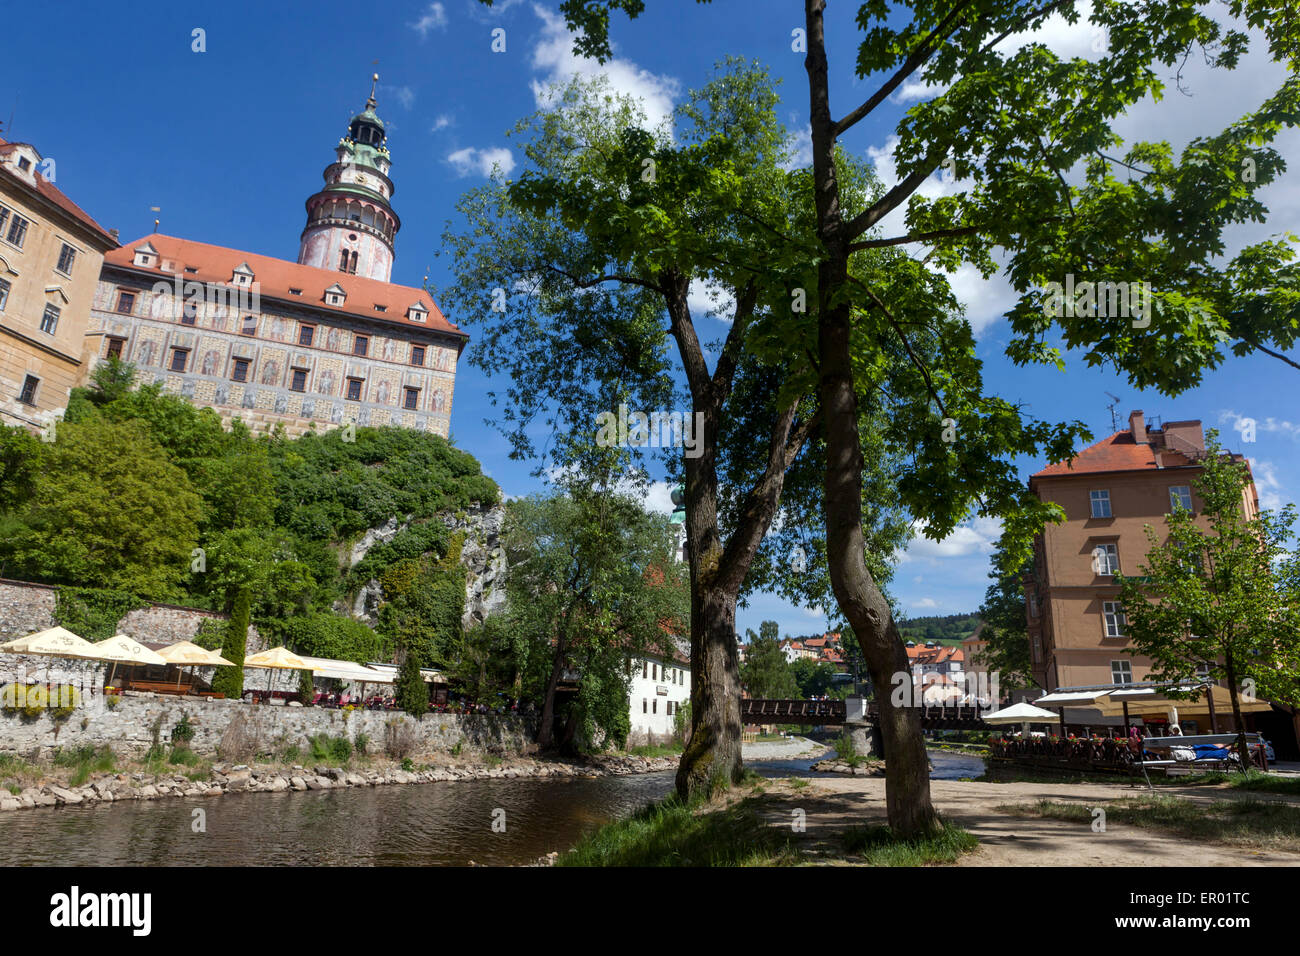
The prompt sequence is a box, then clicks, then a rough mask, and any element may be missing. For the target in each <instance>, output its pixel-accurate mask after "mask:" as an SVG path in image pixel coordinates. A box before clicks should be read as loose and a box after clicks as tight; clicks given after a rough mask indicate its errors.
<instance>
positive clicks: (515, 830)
mask: <svg viewBox="0 0 1300 956" xmlns="http://www.w3.org/2000/svg"><path fill="white" fill-rule="evenodd" d="M820 756H821V755H820V754H818V755H817V756H813V757H799V758H794V759H787V760H768V761H759V762H754V763H750V764H749V766H750V767H752V768H753V769H754V770H755V771H756V772H758V773H760V774H762V775H764V776H768V777H775V776H792V775H793V776H810V777H816V776H834V775H833V774H831V775H825V774H820V773H815V772H813V771H811V770H809V767H810V765H811V764H812V763H814V762H815V761H816V760H817V759H820ZM930 756H931V760H932V762H933V765H934V770H933V772H932V774H931V776H932V777H933V778H935V779H956V778H958V777H963V776H975V775H977V774H979V773H981V772H982V771H983V766H984V765H983V761H982V760H981V759H980V758H978V757H970V756H967V755H964V754H952V753H942V752H939V751H931V754H930ZM672 788H673V774H672V772H671V771H664V772H662V773H649V774H636V775H630V776H621V777H596V778H577V779H554V778H552V779H546V780H534V779H528V778H519V779H512V780H506V779H492V780H473V781H463V782H457V783H425V784H410V785H406V786H385V787H358V788H351V789H345V790H317V791H308V792H306V793H294V792H286V793H254V794H243V795H236V796H223V797H207V798H204V797H194V798H173V799H166V800H152V801H131V802H129V803H120V804H94V805H91V806H69V807H59V808H58V809H36V810H21V811H10V812H8V813H5V814H4V815H3V816H0V866H6V867H8V866H22V865H37V866H40V865H55V864H57V865H64V866H103V865H109V866H230V865H246V864H255V865H265V866H446V865H451V866H456V865H465V864H468V863H469V862H470V861H474V862H477V863H483V864H495V865H509V864H519V863H530V862H532V861H534V860H536V859H537V858H538V857H541V856H544V855H545V854H547V853H549V852H551V851H552V850H561V851H562V850H565V849H567V848H568V847H571V846H573V845H574V844H575V843H577V842H578V840H580V839H581V838H582V837H583V835H585V834H586V833H589V832H590V831H592V830H594V829H595V828H596V827H598V826H600V825H601V824H603V823H606V822H608V821H610V820H614V819H617V818H619V817H622V816H625V815H627V814H629V813H631V812H633V811H634V810H636V809H638V808H640V807H642V806H644V805H645V804H647V803H649V802H651V801H653V800H657V799H659V798H661V797H663V796H665V795H667V794H668V793H669V792H671V791H672ZM195 810H202V811H204V816H205V818H206V819H204V820H203V823H204V824H205V830H204V831H203V832H195V829H194V826H195V823H196V818H195V814H194V811H195ZM494 821H495V822H496V824H497V828H496V829H494V828H493V823H494ZM502 824H504V829H502Z"/></svg>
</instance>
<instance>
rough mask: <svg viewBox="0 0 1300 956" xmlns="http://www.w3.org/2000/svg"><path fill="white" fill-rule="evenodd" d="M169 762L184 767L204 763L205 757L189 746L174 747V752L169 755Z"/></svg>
mask: <svg viewBox="0 0 1300 956" xmlns="http://www.w3.org/2000/svg"><path fill="white" fill-rule="evenodd" d="M167 762H168V763H170V764H179V765H181V766H184V767H197V766H198V765H199V764H201V763H203V758H201V757H200V756H199V755H198V754H196V753H195V752H194V751H193V750H191V749H190V748H189V747H172V752H171V753H170V754H169V755H168V756H167Z"/></svg>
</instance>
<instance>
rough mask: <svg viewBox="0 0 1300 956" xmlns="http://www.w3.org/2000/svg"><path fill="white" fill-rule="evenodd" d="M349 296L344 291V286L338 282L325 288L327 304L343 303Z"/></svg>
mask: <svg viewBox="0 0 1300 956" xmlns="http://www.w3.org/2000/svg"><path fill="white" fill-rule="evenodd" d="M347 297H348V296H347V293H346V292H344V291H343V287H342V286H341V285H339V284H338V283H337V282H336V283H334V284H333V285H332V286H330V287H329V288H328V289H326V290H325V304H326V305H342V304H343V303H344V302H345V301H347Z"/></svg>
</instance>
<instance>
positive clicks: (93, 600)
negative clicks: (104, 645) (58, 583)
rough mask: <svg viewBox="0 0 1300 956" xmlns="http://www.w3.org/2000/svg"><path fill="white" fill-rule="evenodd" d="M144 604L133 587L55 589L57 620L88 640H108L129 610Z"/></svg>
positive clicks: (59, 623) (55, 617) (55, 615)
mask: <svg viewBox="0 0 1300 956" xmlns="http://www.w3.org/2000/svg"><path fill="white" fill-rule="evenodd" d="M144 606H145V602H144V601H142V600H140V598H138V597H136V596H135V595H134V594H131V593H130V592H129V591H115V590H112V589H110V588H73V587H61V588H59V589H58V590H57V591H55V592H54V623H56V624H58V625H60V626H62V627H66V628H67V629H68V630H70V631H72V632H73V633H74V634H80V635H81V636H82V637H84V638H85V639H86V640H88V641H92V642H93V641H104V640H107V639H108V638H110V637H112V636H113V634H114V632H116V630H117V623H118V621H120V620H122V618H124V617H125V616H126V615H127V612H129V611H133V610H135V609H136V608H140V607H144Z"/></svg>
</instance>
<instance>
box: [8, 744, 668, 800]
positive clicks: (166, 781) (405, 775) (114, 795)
mask: <svg viewBox="0 0 1300 956" xmlns="http://www.w3.org/2000/svg"><path fill="white" fill-rule="evenodd" d="M101 759H104V758H101ZM677 759H678V758H677V757H653V758H647V757H638V756H635V755H632V754H600V755H596V756H593V757H590V758H587V759H586V760H583V761H561V760H545V759H539V758H535V757H524V756H506V757H496V756H493V755H491V754H488V755H484V756H478V755H471V756H467V757H465V758H455V757H450V756H448V755H435V756H434V757H433V758H432V759H431V760H429V761H421V762H420V763H419V764H418V765H417V764H416V763H414V762H413V761H411V760H406V761H403V762H401V763H398V762H396V761H390V760H386V759H383V758H372V757H361V758H352V759H350V760H348V761H347V762H346V763H340V764H339V765H334V766H330V765H327V764H323V763H322V764H312V765H311V766H310V767H309V766H307V765H304V764H282V763H252V764H230V763H221V762H218V763H213V764H210V765H207V764H201V765H199V766H197V767H194V766H192V767H186V766H185V765H184V764H180V765H175V766H173V765H171V764H163V763H162V762H161V761H157V762H153V763H148V764H140V763H128V764H125V765H124V766H123V767H121V768H117V767H114V768H113V769H112V770H107V769H101V770H99V771H91V772H89V774H88V776H86V777H85V778H84V779H83V780H82V781H80V782H78V783H77V784H76V785H73V784H72V782H71V780H72V778H73V777H74V776H75V775H77V773H78V768H73V767H68V768H59V767H54V766H48V765H43V764H26V763H25V762H15V761H13V760H10V761H8V762H7V763H6V764H5V765H4V766H2V767H0V778H4V779H6V783H5V787H6V789H7V792H4V793H0V812H6V811H15V810H30V809H36V808H38V807H58V806H76V805H89V804H99V803H103V804H109V803H115V802H122V801H134V800H159V799H167V798H174V797H217V796H222V795H225V794H237V793H286V792H290V791H298V792H305V791H314V790H333V789H340V788H348V787H378V786H386V785H400V784H419V783H453V782H457V781H468V780H493V779H523V778H532V779H550V778H556V779H560V778H589V779H590V778H597V777H609V776H626V775H629V774H644V773H657V772H661V771H664V770H674V769H676V767H677ZM82 772H83V773H84V770H83V771H82Z"/></svg>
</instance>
